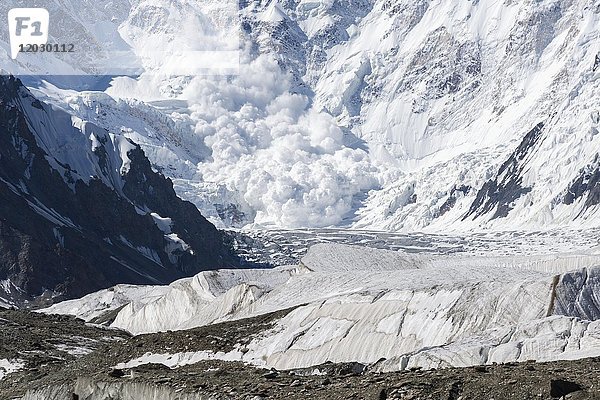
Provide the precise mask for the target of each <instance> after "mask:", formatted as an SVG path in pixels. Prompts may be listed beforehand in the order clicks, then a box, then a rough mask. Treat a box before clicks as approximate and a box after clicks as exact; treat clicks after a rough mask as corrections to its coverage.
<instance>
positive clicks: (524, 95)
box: [32, 0, 600, 232]
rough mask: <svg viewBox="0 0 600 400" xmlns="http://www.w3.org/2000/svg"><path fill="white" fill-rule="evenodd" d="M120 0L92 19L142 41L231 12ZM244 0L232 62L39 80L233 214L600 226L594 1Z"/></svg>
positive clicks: (136, 48) (398, 227)
mask: <svg viewBox="0 0 600 400" xmlns="http://www.w3.org/2000/svg"><path fill="white" fill-rule="evenodd" d="M59 3H61V4H65V6H64V7H63V8H64V10H65V12H66V13H67V14H69V15H70V14H73V15H74V14H76V13H77V7H76V5H75V4H74V3H73V2H71V1H67V0H61V2H59ZM116 3H118V7H116V8H115V12H114V14H115V15H114V19H113V18H111V16H110V14H111V13H110V12H101V13H98V14H97V18H99V20H103V21H104V22H107V23H106V24H104V25H102V26H103V27H104V28H103V29H104V30H105V31H102V34H101V35H100V34H99V36H98V37H110V36H111V35H116V36H118V37H119V38H120V39H121V40H122V41H123V42H126V43H129V45H128V46H130V48H129V50H131V51H133V52H139V54H142V53H143V52H144V51H145V50H147V49H151V48H152V47H153V45H154V44H155V43H177V42H178V40H181V41H182V42H185V43H187V42H186V41H189V39H190V37H193V38H198V39H199V40H197V42H206V43H213V42H211V38H213V36H216V37H219V38H226V37H227V36H228V35H227V33H228V32H230V29H231V26H234V25H228V24H227V23H223V21H222V20H220V19H219V18H218V15H216V14H218V12H216V11H215V10H217V8H215V7H216V5H215V4H214V3H213V2H206V3H203V2H195V1H194V2H186V3H185V4H183V3H181V4H180V3H173V2H168V1H166V0H160V1H131V2H130V1H125V0H121V1H119V2H116ZM190 5H193V8H191V9H189V8H186V7H189V6H190ZM240 7H241V12H240V18H241V26H242V43H241V46H240V47H241V65H240V69H239V74H237V75H231V76H193V77H191V76H188V77H182V76H169V77H165V76H160V74H158V75H157V74H155V73H154V72H156V68H155V67H158V68H159V67H160V66H156V65H154V66H148V68H147V70H148V71H147V73H144V74H142V75H141V76H140V77H137V78H135V79H134V78H131V77H118V78H115V79H113V80H112V81H111V84H110V87H109V88H108V89H107V90H106V93H92V92H84V93H77V92H73V91H60V90H58V89H56V88H55V87H53V86H52V85H43V84H42V85H41V86H40V87H39V89H40V91H41V92H43V93H44V95H45V96H47V97H48V98H49V101H52V102H53V103H55V104H57V105H59V106H61V107H63V108H64V109H65V110H67V111H68V112H69V113H73V114H75V115H77V116H79V117H80V118H82V119H85V120H93V121H94V122H95V123H96V124H97V125H99V126H102V127H103V128H106V129H108V130H110V131H111V132H123V134H124V135H125V136H127V137H129V138H133V139H134V141H136V143H140V145H141V146H142V148H143V149H144V151H145V152H146V154H147V155H148V157H149V158H150V160H151V162H152V164H153V165H154V166H155V167H156V168H158V169H161V170H163V171H164V173H165V174H167V175H168V176H170V177H172V178H174V179H175V181H174V184H175V189H176V190H177V192H178V194H180V195H181V196H182V197H184V198H186V199H188V200H190V201H192V202H193V203H194V204H195V205H196V206H197V207H198V208H199V209H201V210H202V212H203V214H205V215H207V216H208V217H209V218H210V219H211V221H213V222H215V223H218V224H222V225H228V226H244V225H250V226H267V227H273V226H275V227H288V228H289V227H307V226H309V227H323V226H346V227H347V226H350V227H353V228H363V229H364V228H369V229H371V228H376V229H384V230H390V231H414V230H419V231H432V232H439V231H448V230H460V231H469V230H479V229H497V230H506V229H517V228H518V229H534V230H538V229H547V228H554V227H562V226H566V225H568V226H573V227H589V226H598V219H597V213H598V212H599V208H598V204H597V200H595V197H594V194H593V193H594V191H593V187H590V188H589V190H588V186H585V185H583V182H586V179H587V178H586V177H588V176H593V170H594V168H595V165H596V163H595V159H596V155H597V153H598V148H600V143H599V141H600V139H599V138H600V135H598V129H599V124H600V117H598V115H600V114H599V112H600V110H599V109H598V106H597V104H596V99H597V98H598V93H599V92H600V86H599V85H600V79H599V76H600V68H599V67H598V66H599V65H600V61H599V60H600V36H599V34H600V33H599V29H598V26H600V4H599V3H598V2H597V1H592V2H590V1H588V0H543V1H539V2H512V1H496V0H480V1H474V2H459V3H457V2H456V1H453V0H436V1H429V0H422V1H416V2H415V1H409V0H339V1H334V2H325V3H319V2H314V1H312V0H301V1H296V0H289V1H288V0H285V1H275V0H274V1H266V2H262V1H249V2H242V3H240ZM69 10H70V11H69ZM145 10H146V11H148V12H150V11H152V12H151V13H150V14H149V17H148V18H149V23H147V24H141V23H140V20H139V15H142V14H143V13H144V12H145ZM105 11H106V10H105ZM192 11H193V12H192ZM187 14H193V15H194V16H195V17H197V20H198V21H200V22H198V23H199V24H200V26H201V27H202V29H199V30H198V31H199V32H200V33H198V35H200V36H198V37H196V36H194V35H195V34H196V33H194V34H191V33H190V32H186V31H185V30H182V31H180V30H176V29H175V30H174V29H170V28H169V27H168V26H165V21H169V22H172V21H173V19H166V17H164V16H166V15H169V16H170V17H169V18H175V19H177V18H181V19H185V18H184V17H183V16H184V15H187ZM236 15H237V14H236ZM71 17H72V18H74V19H77V18H75V17H74V16H71ZM108 20H110V21H111V22H110V23H108ZM100 25H101V24H100ZM100 25H99V26H100ZM235 26H237V25H235ZM108 31H110V34H109V32H108ZM202 32H207V33H206V36H205V37H203V39H200V37H201V36H202V35H204V33H202ZM208 32H210V33H208ZM229 36H231V37H232V38H233V36H235V37H236V40H237V35H229ZM115 43H116V42H115ZM215 43H216V42H215ZM218 43H221V42H220V41H219V42H218ZM222 44H223V45H224V46H225V44H226V43H222ZM161 47H162V46H161ZM164 47H165V49H166V48H169V46H168V45H165V46H164ZM159 64H160V63H159ZM159 69H160V68H159ZM32 73H35V71H33V72H32ZM258 77H260V78H258ZM48 79H50V78H48ZM106 94H109V95H110V96H106ZM111 96H112V98H111ZM540 124H543V129H538V127H539V126H540ZM531 132H536V134H535V135H534V136H535V140H531V141H529V142H528V141H527V137H528V136H529V135H530V133H531ZM590 174H591V175H590ZM593 182H595V181H594V180H592V185H591V186H593ZM575 194H576V195H577V196H574V195H575ZM588 199H589V200H588Z"/></svg>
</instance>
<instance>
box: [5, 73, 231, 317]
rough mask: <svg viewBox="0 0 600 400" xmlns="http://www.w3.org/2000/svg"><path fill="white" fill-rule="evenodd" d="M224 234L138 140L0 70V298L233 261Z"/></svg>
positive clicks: (16, 300) (55, 294)
mask: <svg viewBox="0 0 600 400" xmlns="http://www.w3.org/2000/svg"><path fill="white" fill-rule="evenodd" d="M236 265H238V259H237V258H236V257H235V256H234V255H233V254H232V250H231V248H230V244H229V239H228V238H227V237H226V236H225V235H224V234H223V233H222V232H220V231H218V230H217V229H216V228H215V227H214V226H213V225H212V224H210V223H209V222H208V221H207V220H206V219H204V218H203V217H202V215H201V214H200V212H199V211H198V210H197V209H196V208H195V207H194V206H193V205H192V204H191V203H188V202H185V201H183V200H181V199H179V198H178V197H177V196H176V194H175V192H174V190H173V186H172V183H171V182H170V181H169V180H168V179H166V178H165V177H164V176H162V175H160V174H158V173H156V172H154V171H153V170H152V168H151V166H150V162H149V161H148V159H147V158H146V156H145V155H144V153H143V151H142V150H141V149H140V148H139V146H137V145H135V144H134V143H133V142H131V141H130V140H128V139H127V138H125V137H124V136H122V135H115V134H113V133H110V132H108V131H106V130H104V129H102V128H100V127H98V126H96V125H94V124H92V123H89V122H86V121H84V120H81V119H79V118H77V117H75V116H72V115H70V114H67V113H65V112H64V111H62V110H60V109H56V108H53V107H52V106H50V105H48V104H45V103H42V102H40V101H39V100H38V99H36V98H35V97H34V96H33V95H32V94H31V93H30V92H29V91H28V90H27V89H26V88H25V87H24V86H23V85H22V83H21V81H19V80H18V79H16V78H14V77H12V76H0V280H1V282H2V284H1V285H0V304H1V305H4V306H6V305H23V304H24V302H27V301H32V300H38V301H40V302H53V301H57V300H59V299H61V298H72V297H79V296H82V295H84V294H87V293H90V292H92V291H95V290H99V289H101V288H106V287H109V286H112V285H114V284H116V283H137V284H152V283H154V284H160V283H162V284H165V283H168V282H172V281H173V280H175V279H179V278H182V277H184V276H190V275H193V274H195V273H197V272H199V271H201V270H206V269H215V268H219V267H223V266H236Z"/></svg>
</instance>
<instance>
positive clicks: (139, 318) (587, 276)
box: [44, 244, 600, 371]
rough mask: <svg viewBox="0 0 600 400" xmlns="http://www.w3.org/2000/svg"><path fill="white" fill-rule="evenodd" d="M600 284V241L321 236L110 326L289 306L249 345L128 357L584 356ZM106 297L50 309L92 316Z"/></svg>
mask: <svg viewBox="0 0 600 400" xmlns="http://www.w3.org/2000/svg"><path fill="white" fill-rule="evenodd" d="M598 285H600V254H598V253H597V252H595V251H588V252H587V253H583V252H578V253H571V254H569V253H565V254H554V255H552V256H544V255H533V256H522V255H520V256H489V257H478V256H473V255H461V254H456V255H433V254H407V253H402V252H393V251H387V250H378V249H365V248H361V247H358V246H348V245H334V244H320V245H315V246H313V247H312V248H311V249H310V250H309V252H308V254H307V255H306V256H305V257H304V258H303V259H302V262H301V263H299V265H297V266H289V267H279V268H276V269H272V270H220V271H210V272H202V273H200V274H199V275H197V276H195V277H194V278H189V279H183V280H180V281H178V282H175V283H173V284H171V285H170V286H169V287H167V288H165V287H161V288H156V287H147V288H146V289H145V293H150V294H151V297H150V298H146V299H139V298H136V296H131V301H130V302H129V303H128V304H126V305H124V306H123V304H122V303H121V302H120V303H119V304H120V305H121V306H122V308H120V309H119V310H117V314H116V317H115V318H114V319H112V320H111V321H110V322H109V324H110V326H112V327H117V328H121V329H126V330H128V331H130V332H132V333H134V334H142V333H150V332H157V331H167V330H180V329H188V328H193V327H197V326H202V325H207V324H212V323H215V322H220V321H228V320H236V319H240V318H246V317H251V316H256V315H262V314H266V313H269V312H273V311H277V310H284V309H290V311H289V313H287V315H285V316H284V317H282V318H281V319H279V320H277V321H276V322H275V323H274V325H273V326H272V328H270V329H268V330H267V331H264V332H262V333H261V334H259V335H257V336H256V337H253V338H252V340H251V341H250V343H249V344H247V345H245V346H244V348H241V345H240V346H238V348H236V349H235V350H233V351H231V352H229V353H210V352H206V351H203V352H193V351H190V352H188V353H181V354H179V353H178V354H147V355H145V356H143V357H141V358H140V359H135V360H131V361H130V362H128V363H124V364H123V365H121V366H120V367H128V366H133V365H139V364H143V363H148V362H160V363H164V364H165V365H168V366H170V367H177V366H179V365H185V364H189V363H193V362H197V361H198V360H201V359H211V358H218V359H223V360H238V361H244V362H249V363H252V364H255V365H260V366H265V367H275V368H279V369H293V368H299V367H310V366H314V365H318V364H321V363H324V362H327V361H333V362H348V361H358V362H362V363H366V364H372V368H375V369H377V370H381V371H392V370H401V369H406V368H411V367H416V366H420V367H425V368H435V367H445V366H467V365H476V364H485V363H492V362H508V361H525V360H529V359H535V360H540V361H541V360H553V359H564V358H581V357H588V356H591V355H596V354H600V342H599V340H600V339H599V338H600V336H599V334H598V332H600V328H599V327H598V326H599V325H598V320H599V319H600V298H598V296H597V292H598V290H599V288H598ZM159 290H160V291H161V292H160V293H159V292H158V291H159ZM105 296H106V294H105V293H104V292H100V293H98V294H96V295H94V294H92V295H89V296H86V298H84V299H81V300H79V302H80V303H81V304H80V306H79V307H74V304H75V303H76V302H77V301H75V302H67V303H59V304H57V305H54V306H53V307H52V308H51V309H48V310H44V312H58V313H67V314H74V315H77V316H80V317H84V318H86V317H87V318H88V319H89V318H90V317H91V316H92V315H95V313H90V311H89V310H90V308H91V307H93V306H94V305H95V304H98V303H99V299H101V298H105ZM148 300H149V301H148ZM102 309H103V310H104V309H113V307H111V306H108V307H107V306H106V305H103V307H102ZM78 310H82V311H78Z"/></svg>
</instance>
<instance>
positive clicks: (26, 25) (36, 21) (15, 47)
mask: <svg viewBox="0 0 600 400" xmlns="http://www.w3.org/2000/svg"><path fill="white" fill-rule="evenodd" d="M49 26H50V14H49V13H48V10H46V9H45V8H13V9H12V10H10V11H9V12H8V29H10V51H11V57H12V59H13V60H14V59H16V58H17V55H19V51H21V50H22V49H23V46H27V45H38V46H39V45H43V44H46V43H48V28H49Z"/></svg>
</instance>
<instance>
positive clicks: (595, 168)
mask: <svg viewBox="0 0 600 400" xmlns="http://www.w3.org/2000/svg"><path fill="white" fill-rule="evenodd" d="M583 196H587V197H586V199H585V204H584V208H583V210H587V209H588V208H590V207H592V206H595V205H598V204H600V155H599V154H596V156H595V157H594V160H593V161H592V163H591V164H590V165H588V166H587V167H585V168H583V169H582V170H581V171H579V175H578V176H577V178H575V180H574V181H573V182H571V185H569V188H568V189H567V193H566V194H565V196H564V197H563V203H564V204H567V205H570V204H573V203H574V202H575V200H577V199H579V198H581V197H583Z"/></svg>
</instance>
